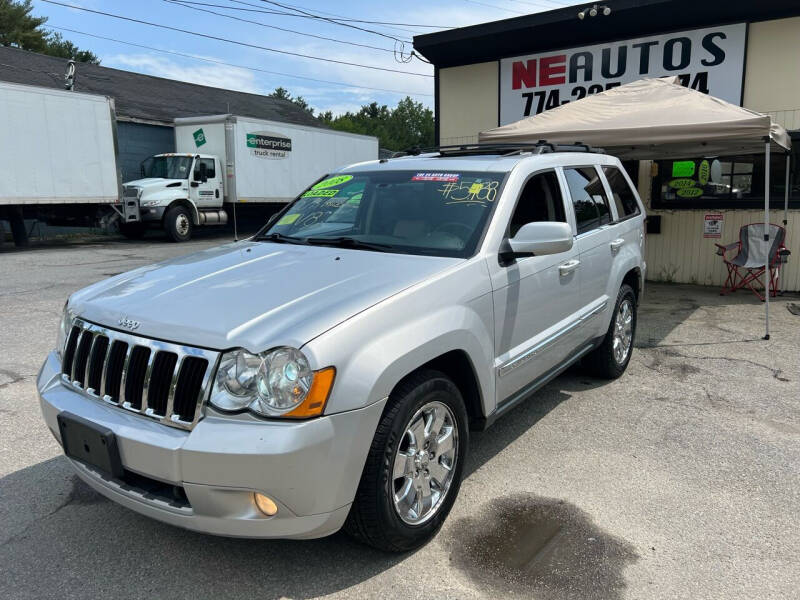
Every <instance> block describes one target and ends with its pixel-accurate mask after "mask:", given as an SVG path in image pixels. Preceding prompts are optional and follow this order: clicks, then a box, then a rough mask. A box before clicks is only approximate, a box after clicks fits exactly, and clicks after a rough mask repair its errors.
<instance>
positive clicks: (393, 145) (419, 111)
mask: <svg viewBox="0 0 800 600" xmlns="http://www.w3.org/2000/svg"><path fill="white" fill-rule="evenodd" d="M318 118H319V120H320V121H321V122H322V123H323V124H324V125H327V126H328V127H330V128H331V129H337V130H339V131H349V132H350V133H361V134H365V135H374V136H376V137H377V138H378V140H379V142H380V146H381V148H387V149H389V150H408V149H410V148H415V147H422V148H424V147H426V146H432V145H433V144H434V125H433V111H432V110H431V109H429V108H425V107H424V106H423V105H422V103H421V102H414V101H413V100H412V99H411V98H410V97H408V96H406V97H405V98H404V99H403V100H400V102H398V103H397V106H396V107H395V108H394V109H390V108H389V107H388V106H386V105H385V104H383V105H379V104H378V103H377V102H372V103H371V104H365V105H364V106H362V107H361V109H360V110H359V111H358V112H356V113H352V112H349V111H348V112H346V113H345V114H343V115H339V116H337V117H334V116H333V113H332V112H331V111H327V112H324V113H321V114H320V115H319V117H318Z"/></svg>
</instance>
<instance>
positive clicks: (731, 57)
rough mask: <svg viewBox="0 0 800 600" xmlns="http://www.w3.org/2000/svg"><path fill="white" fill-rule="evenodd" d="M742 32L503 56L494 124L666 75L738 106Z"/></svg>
mask: <svg viewBox="0 0 800 600" xmlns="http://www.w3.org/2000/svg"><path fill="white" fill-rule="evenodd" d="M746 35H747V27H746V25H745V24H744V23H742V24H737V25H725V26H722V27H710V28H708V29H695V30H692V31H685V32H680V33H670V34H665V35H654V36H649V37H643V38H637V39H633V40H625V41H621V42H610V43H607V44H598V45H596V46H586V47H583V48H572V49H570V50H560V51H554V52H543V53H541V54H531V55H528V56H517V57H514V58H505V59H503V60H502V61H500V124H501V125H506V124H508V123H513V122H514V121H518V120H520V119H522V118H523V117H529V116H533V115H537V114H539V113H541V112H543V111H545V110H549V109H551V108H555V107H556V106H561V105H562V104H566V103H567V102H571V101H573V100H579V99H581V98H583V97H585V96H587V95H589V94H597V93H600V92H602V91H605V90H607V89H610V88H613V87H616V86H619V85H622V84H623V83H630V82H631V81H636V80H637V79H642V78H644V77H664V76H666V75H677V76H678V77H679V78H680V81H681V83H682V84H683V85H685V86H688V87H691V88H693V89H696V90H699V91H702V92H704V93H706V94H711V95H712V96H716V97H718V98H722V99H723V100H727V101H728V102H732V103H733V104H740V102H741V96H742V73H743V69H744V48H745V38H746Z"/></svg>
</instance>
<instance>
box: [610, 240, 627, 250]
mask: <svg viewBox="0 0 800 600" xmlns="http://www.w3.org/2000/svg"><path fill="white" fill-rule="evenodd" d="M624 243H625V240H623V239H622V238H617V239H615V240H614V241H613V242H611V251H612V252H616V251H617V250H619V249H620V248H622V244H624Z"/></svg>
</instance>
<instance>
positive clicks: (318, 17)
mask: <svg viewBox="0 0 800 600" xmlns="http://www.w3.org/2000/svg"><path fill="white" fill-rule="evenodd" d="M261 2H263V3H265V4H271V5H273V6H277V7H279V8H285V9H287V10H293V11H296V12H298V13H300V14H303V15H307V16H309V17H312V18H314V19H319V20H321V21H327V22H329V23H333V24H335V25H341V26H342V27H349V28H350V29H356V30H358V31H363V32H366V33H372V34H375V35H380V36H382V37H385V38H389V39H391V40H395V41H397V42H401V43H408V40H401V39H399V38H396V37H393V36H391V35H387V34H385V33H381V32H380V31H375V30H374V29H366V28H364V27H359V26H358V25H352V24H350V23H342V22H339V21H336V20H335V19H331V18H328V17H323V16H321V15H317V14H314V13H311V12H307V11H305V10H302V9H300V8H294V7H293V6H291V5H289V4H281V3H280V2H274V1H273V0H261Z"/></svg>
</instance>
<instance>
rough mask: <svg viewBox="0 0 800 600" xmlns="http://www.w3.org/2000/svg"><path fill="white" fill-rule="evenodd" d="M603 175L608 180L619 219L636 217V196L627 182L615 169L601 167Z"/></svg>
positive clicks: (637, 206) (637, 208) (637, 211)
mask: <svg viewBox="0 0 800 600" xmlns="http://www.w3.org/2000/svg"><path fill="white" fill-rule="evenodd" d="M603 173H604V174H605V176H606V179H607V180H608V186H609V187H610V188H611V197H612V199H613V200H614V204H615V205H616V207H617V214H618V215H619V218H620V219H625V218H627V217H632V216H634V215H638V214H639V212H640V210H639V203H638V202H637V201H636V195H635V194H634V192H633V190H632V189H631V186H630V184H629V183H628V180H627V179H625V176H624V175H623V174H622V171H620V170H619V169H618V168H617V167H608V166H606V167H603Z"/></svg>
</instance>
